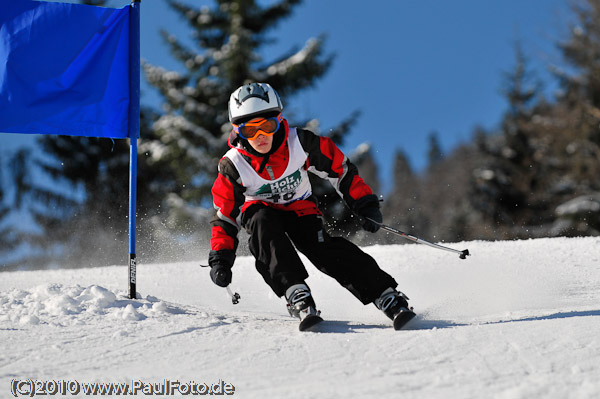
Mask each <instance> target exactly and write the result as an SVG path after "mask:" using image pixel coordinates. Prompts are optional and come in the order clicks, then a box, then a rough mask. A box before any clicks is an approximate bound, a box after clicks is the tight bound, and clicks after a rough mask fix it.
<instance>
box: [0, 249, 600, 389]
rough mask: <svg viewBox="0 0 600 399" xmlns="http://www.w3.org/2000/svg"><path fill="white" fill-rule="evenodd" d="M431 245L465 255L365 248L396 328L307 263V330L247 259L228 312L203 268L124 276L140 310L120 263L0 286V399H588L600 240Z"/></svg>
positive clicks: (597, 382) (142, 270) (598, 356)
mask: <svg viewBox="0 0 600 399" xmlns="http://www.w3.org/2000/svg"><path fill="white" fill-rule="evenodd" d="M445 245H448V246H451V247H453V248H456V249H461V250H462V249H465V248H468V249H469V250H470V252H471V253H472V256H470V257H468V258H467V259H466V260H461V259H459V258H458V256H456V255H453V254H451V253H448V252H444V251H439V250H435V249H432V248H429V247H426V246H419V245H396V246H373V247H366V248H365V250H366V251H367V252H368V253H370V254H371V255H373V256H374V257H375V259H377V260H378V262H379V263H380V265H381V266H382V268H384V269H385V270H386V271H388V272H390V273H391V274H392V275H393V276H394V277H395V278H396V280H397V281H398V283H399V284H400V286H399V288H400V289H401V290H402V291H404V292H405V293H406V294H407V295H408V296H409V297H410V298H411V301H410V303H411V305H412V306H414V308H415V311H416V312H417V313H418V316H417V318H415V319H414V320H413V321H412V322H411V324H409V325H408V326H407V330H405V331H394V330H393V329H392V327H391V323H390V322H389V321H388V320H387V319H386V318H385V317H384V316H383V315H382V314H381V313H380V312H379V311H378V310H377V309H375V307H374V306H372V305H369V306H366V307H365V306H363V305H361V304H360V303H359V302H358V301H357V300H356V299H354V297H352V296H351V295H350V294H349V293H348V292H346V291H345V290H344V289H343V288H341V287H339V286H338V285H337V283H335V281H333V280H331V279H330V278H329V277H327V276H325V275H323V274H321V273H319V272H318V271H317V270H316V269H315V268H314V267H313V266H312V265H310V264H309V263H308V261H306V265H307V268H308V270H309V273H310V274H311V277H310V278H309V280H308V283H309V285H310V286H311V288H312V290H313V294H314V296H315V299H316V301H317V305H318V307H319V308H320V309H321V311H322V314H323V316H324V318H325V319H326V322H324V323H323V324H321V326H320V328H319V330H318V332H316V333H306V332H305V333H301V332H299V331H298V329H297V324H298V323H297V321H295V320H294V319H292V318H290V317H289V315H288V314H287V311H286V309H285V304H284V301H283V300H282V299H280V298H277V297H275V296H273V295H272V294H271V293H270V290H269V289H268V287H267V286H266V285H265V284H264V282H262V280H261V279H260V276H259V275H258V273H257V272H256V271H255V270H254V267H253V260H252V259H251V258H249V257H240V258H238V259H237V262H236V265H235V267H234V281H233V287H234V289H235V290H236V291H238V292H239V293H240V294H241V296H242V298H241V302H240V304H239V305H235V306H234V305H233V304H232V303H231V300H230V298H228V296H227V294H226V291H225V290H224V289H222V288H219V287H216V286H214V285H213V284H212V282H211V281H210V278H209V277H208V270H207V269H204V268H200V267H199V266H198V265H199V264H200V263H205V262H206V259H199V260H198V262H197V263H178V264H160V265H159V264H153V265H145V264H141V265H138V291H139V295H140V298H141V299H138V300H129V299H127V298H126V296H125V295H126V289H127V269H126V267H125V266H110V267H103V268H94V269H76V270H72V269H71V270H50V271H33V272H3V273H0V277H1V278H0V397H2V398H5V397H6V398H8V397H11V396H12V395H11V387H13V385H14V384H13V383H12V382H13V380H21V379H36V380H42V381H43V380H56V381H60V380H68V381H72V380H76V381H78V382H79V383H87V382H125V383H130V384H131V383H132V381H142V382H143V383H145V384H146V383H155V382H156V383H158V382H164V380H165V379H166V380H171V381H175V380H179V381H180V382H192V381H193V382H195V383H197V384H202V383H207V384H209V385H210V384H212V383H215V382H218V381H219V380H222V381H225V382H227V383H230V384H232V385H233V386H234V387H235V393H234V395H233V397H239V398H246V399H247V398H286V399H292V398H399V397H402V398H511V399H512V398H528V399H530V398H544V399H548V398H560V399H564V398H590V399H591V398H600V238H554V239H537V240H528V241H510V242H467V243H458V244H445ZM78 396H80V397H85V395H84V394H83V393H80V394H79V395H78ZM138 396H139V397H144V395H143V394H142V393H141V392H139V393H138ZM57 397H58V396H57ZM98 397H102V396H98ZM104 397H107V396H104ZM112 397H117V396H112ZM123 397H125V396H123ZM145 397H160V396H150V395H146V396H145ZM169 397H171V396H169Z"/></svg>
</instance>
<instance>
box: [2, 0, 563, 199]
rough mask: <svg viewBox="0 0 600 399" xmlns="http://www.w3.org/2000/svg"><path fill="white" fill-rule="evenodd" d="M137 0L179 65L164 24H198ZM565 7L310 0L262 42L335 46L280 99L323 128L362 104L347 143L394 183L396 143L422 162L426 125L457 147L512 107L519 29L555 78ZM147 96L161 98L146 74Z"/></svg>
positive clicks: (160, 60)
mask: <svg viewBox="0 0 600 399" xmlns="http://www.w3.org/2000/svg"><path fill="white" fill-rule="evenodd" d="M183 1H185V2H186V3H190V4H197V5H198V6H201V5H209V6H212V5H213V4H214V2H212V1H197V0H183ZM71 2H73V1H71ZM260 3H261V4H270V3H272V1H267V0H263V1H261V2H260ZM126 4H128V2H125V1H120V0H113V1H111V2H110V5H111V6H115V7H121V6H124V5H126ZM141 10H142V16H141V18H142V20H141V29H142V43H141V52H142V57H143V58H144V59H145V60H147V61H148V62H150V63H151V64H154V65H158V66H163V67H165V68H167V69H171V70H181V68H182V67H181V65H179V64H178V63H177V62H175V61H174V60H173V59H172V58H171V57H170V55H169V53H168V50H167V48H166V46H165V45H164V43H163V41H162V39H161V37H160V36H159V34H158V30H159V29H161V28H163V29H166V30H167V31H169V32H170V33H172V34H174V35H176V36H178V37H181V38H182V39H184V40H187V39H185V38H188V39H189V35H190V33H191V30H190V29H188V28H187V25H186V24H185V22H183V21H182V20H181V19H180V18H179V17H178V16H177V14H175V13H174V12H172V11H171V10H170V9H169V8H168V7H167V6H166V4H165V2H164V1H163V0H142V4H141ZM569 19H570V14H569V13H568V7H567V3H566V0H485V1H482V0H457V1H452V2H448V1H441V0H438V1H433V0H419V1H417V0H379V1H372V2H366V1H357V0H305V2H304V4H302V5H299V6H297V7H296V9H295V12H294V13H293V15H292V16H291V17H290V18H288V19H287V20H285V21H284V22H282V23H281V24H280V25H278V26H277V27H276V29H274V30H273V31H271V34H270V36H271V37H272V38H273V39H276V43H274V44H272V45H269V46H268V47H264V48H263V52H262V56H263V58H264V61H269V60H273V59H276V58H278V57H279V56H280V55H282V54H283V53H285V52H286V51H288V50H290V49H292V48H294V47H298V48H299V47H302V46H303V45H304V44H305V42H306V41H307V40H308V39H309V38H311V37H316V36H319V35H321V34H326V35H327V39H326V44H325V50H326V53H335V54H336V59H335V61H334V64H333V66H332V68H331V69H330V70H329V72H328V73H327V74H326V75H325V77H324V78H323V79H321V80H320V81H318V82H317V84H316V87H315V88H311V89H308V90H305V91H304V92H302V93H300V94H299V95H297V96H296V97H294V98H292V99H288V103H287V104H284V106H285V107H286V110H293V111H294V112H295V113H296V114H298V115H299V116H301V117H303V118H305V117H306V118H318V119H319V120H320V121H321V127H322V128H323V129H325V128H329V127H333V126H335V125H336V124H337V123H338V122H340V121H341V120H342V119H344V118H345V117H347V116H348V115H350V113H351V112H352V111H354V110H360V111H361V112H362V115H361V117H360V119H359V121H358V122H357V124H356V125H355V126H354V127H353V129H352V132H351V134H350V135H349V136H348V138H347V140H346V143H345V145H344V146H343V148H342V149H343V150H344V151H345V152H346V153H351V152H352V150H353V149H354V148H356V147H357V146H358V145H359V144H361V143H363V142H369V143H370V144H371V145H372V146H373V150H374V154H375V156H376V159H377V162H378V165H379V172H380V177H381V181H382V188H383V190H384V192H387V191H388V190H390V189H391V187H390V184H389V183H387V181H389V180H390V179H391V175H390V174H391V170H392V164H393V156H394V154H395V152H396V151H397V150H403V151H404V152H405V153H406V154H408V156H409V158H410V160H411V163H412V165H413V167H414V168H415V169H416V170H422V169H423V168H424V166H425V165H426V152H427V143H428V141H427V136H428V134H429V133H430V132H433V131H435V132H437V133H438V136H439V139H440V141H441V144H442V148H443V150H444V151H445V152H450V151H451V150H452V149H453V148H454V147H455V146H456V145H457V144H459V143H461V142H465V141H469V140H470V139H471V133H472V131H473V128H474V127H475V126H476V125H480V126H483V127H485V128H488V129H491V128H493V127H494V126H496V125H497V124H498V122H499V120H500V118H501V116H502V113H503V112H504V111H505V109H506V102H505V100H504V99H503V97H502V95H501V93H500V88H501V85H502V73H503V72H505V71H510V70H511V67H512V66H513V65H514V63H515V57H514V42H515V40H516V39H519V40H520V41H521V42H522V46H523V49H524V51H525V53H526V55H527V57H528V58H529V59H530V62H531V67H532V68H533V69H535V70H536V72H537V73H538V75H539V77H540V78H541V79H542V80H543V81H545V82H546V83H547V84H548V89H549V90H551V89H552V87H551V84H550V83H552V80H551V78H550V77H549V75H548V73H547V70H546V67H547V66H548V65H549V64H551V63H560V57H559V56H558V52H557V51H556V48H555V43H556V42H557V40H559V39H561V38H564V37H566V36H565V35H566V33H565V32H566V28H567V22H568V21H569ZM142 80H143V79H142ZM142 103H143V104H148V105H154V106H159V104H160V98H159V97H158V96H157V95H156V93H155V92H154V91H153V89H151V88H149V87H148V86H147V85H146V84H143V85H142ZM23 136H24V135H21V136H19V135H3V137H0V143H1V147H2V148H6V149H9V148H14V147H15V146H20V145H27V144H29V143H31V139H32V138H31V137H23ZM142 140H143V138H142Z"/></svg>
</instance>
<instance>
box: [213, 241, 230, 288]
mask: <svg viewBox="0 0 600 399" xmlns="http://www.w3.org/2000/svg"><path fill="white" fill-rule="evenodd" d="M234 261H235V252H234V251H231V250H227V249H222V250H220V251H210V253H209V255H208V264H209V265H210V278H211V279H212V281H213V283H215V284H216V285H218V286H219V287H227V286H228V285H229V284H231V277H232V273H231V268H232V267H233V262H234Z"/></svg>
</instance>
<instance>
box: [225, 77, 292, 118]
mask: <svg viewBox="0 0 600 399" xmlns="http://www.w3.org/2000/svg"><path fill="white" fill-rule="evenodd" d="M281 111H283V105H282V104H281V99H280V98H279V95H278V94H277V92H276V91H275V90H274V89H273V88H272V87H271V85H269V84H268V83H250V84H247V85H243V86H242V87H240V88H238V89H237V90H236V91H234V92H233V93H231V97H230V98H229V121H230V122H231V123H235V124H236V125H237V124H238V122H239V121H240V120H244V119H252V116H254V115H258V114H263V113H265V112H281Z"/></svg>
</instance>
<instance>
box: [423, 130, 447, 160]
mask: <svg viewBox="0 0 600 399" xmlns="http://www.w3.org/2000/svg"><path fill="white" fill-rule="evenodd" d="M428 140H429V150H428V151H427V160H428V161H429V166H432V165H435V164H437V163H438V162H439V161H441V160H442V159H443V158H444V153H443V151H442V146H441V145H440V139H439V136H438V133H437V132H431V133H429V136H428Z"/></svg>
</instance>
